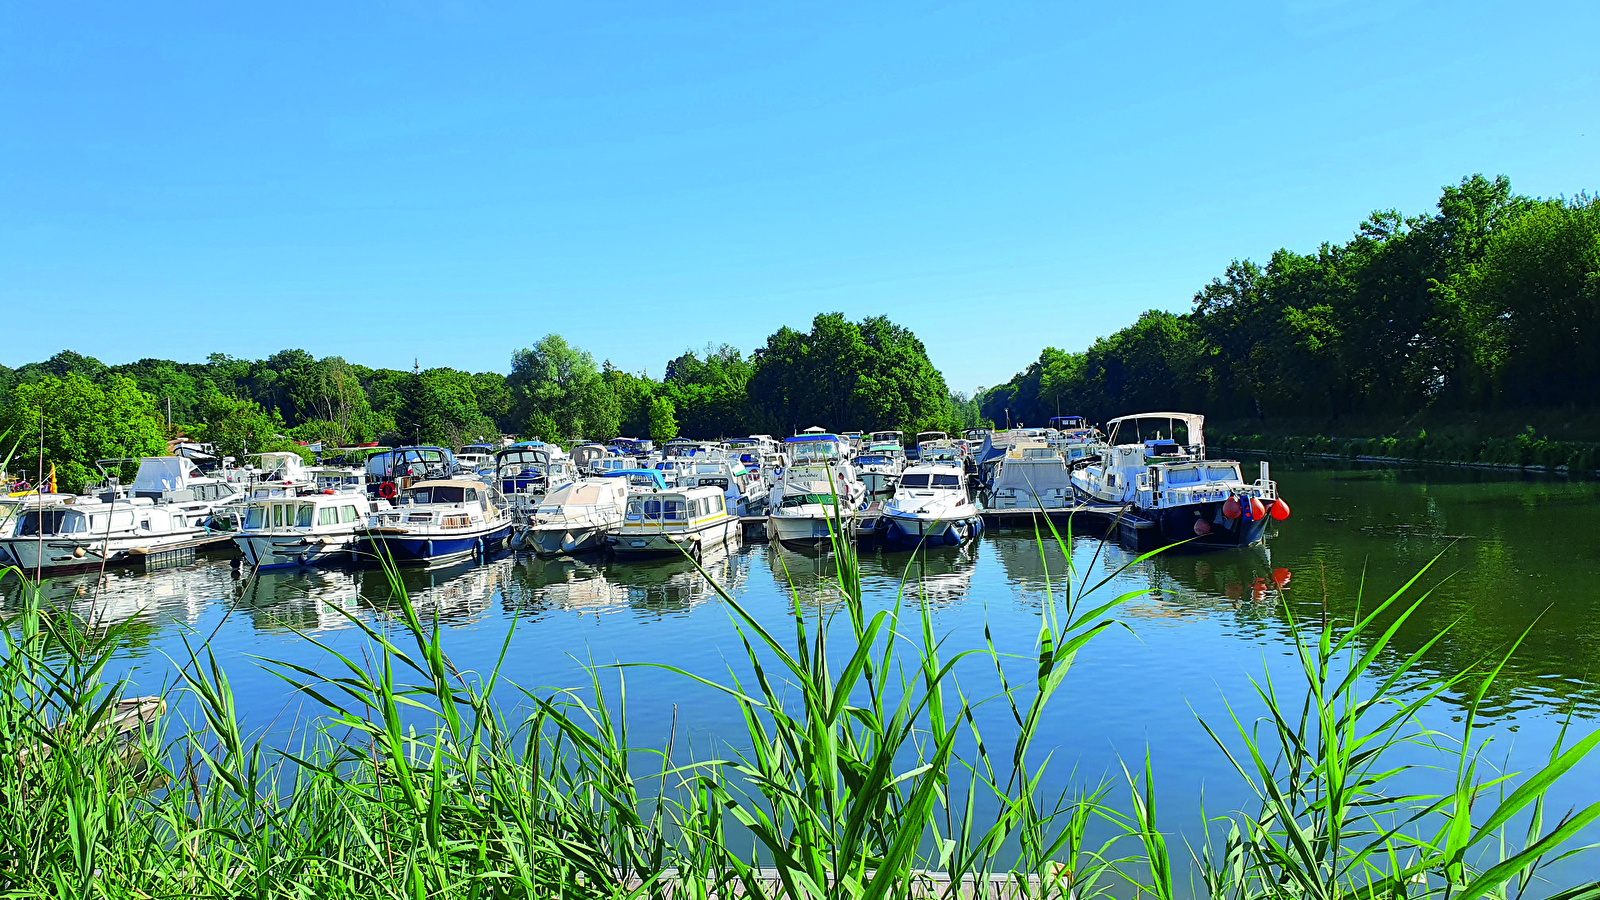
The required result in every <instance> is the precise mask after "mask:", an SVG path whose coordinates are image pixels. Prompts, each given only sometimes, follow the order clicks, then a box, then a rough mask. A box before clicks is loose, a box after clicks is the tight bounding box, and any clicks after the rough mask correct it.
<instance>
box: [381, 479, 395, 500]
mask: <svg viewBox="0 0 1600 900" xmlns="http://www.w3.org/2000/svg"><path fill="white" fill-rule="evenodd" d="M378 496H379V497H382V498H383V499H385V500H393V499H394V498H396V497H398V496H400V489H399V488H397V487H395V486H394V482H392V481H385V482H384V483H383V484H380V485H378Z"/></svg>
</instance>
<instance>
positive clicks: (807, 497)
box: [779, 494, 837, 509]
mask: <svg viewBox="0 0 1600 900" xmlns="http://www.w3.org/2000/svg"><path fill="white" fill-rule="evenodd" d="M836 500H837V498H836V497H835V496H834V495H833V494H790V495H788V496H786V497H784V498H783V502H782V503H781V504H779V508H780V509H796V508H798V507H801V506H815V505H818V504H821V505H823V506H833V505H834V503H835V502H836Z"/></svg>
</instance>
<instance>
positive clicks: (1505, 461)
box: [1206, 410, 1600, 475]
mask: <svg viewBox="0 0 1600 900" xmlns="http://www.w3.org/2000/svg"><path fill="white" fill-rule="evenodd" d="M1206 440H1207V442H1208V444H1209V445H1210V446H1211V448H1212V449H1215V450H1219V451H1222V450H1229V449H1233V450H1258V451H1265V452H1272V453H1285V454H1291V455H1299V456H1326V457H1339V458H1344V459H1391V460H1397V461H1399V460H1405V461H1414V462H1429V463H1447V464H1452V465H1471V466H1492V467H1496V468H1508V469H1524V468H1527V469H1542V470H1545V471H1550V472H1568V473H1571V474H1574V475H1596V474H1600V413H1592V412H1588V411H1573V410H1548V411H1539V410H1533V411H1517V412H1511V413H1505V414H1493V415H1490V414H1466V413H1434V414H1427V413H1425V414H1420V415H1417V416H1410V417H1406V418H1403V419H1401V418H1394V417H1381V416H1380V417H1364V418H1346V419H1344V420H1334V421H1330V420H1324V419H1279V420H1274V421H1270V422H1261V421H1254V420H1233V421H1219V422H1214V423H1209V424H1208V425H1207V427H1206Z"/></svg>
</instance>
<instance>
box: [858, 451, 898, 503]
mask: <svg viewBox="0 0 1600 900" xmlns="http://www.w3.org/2000/svg"><path fill="white" fill-rule="evenodd" d="M854 463H855V468H856V474H858V475H860V476H861V484H862V486H863V487H865V488H866V490H867V494H868V495H869V496H871V495H873V494H887V493H890V492H892V491H893V490H894V486H895V483H896V482H897V481H898V480H899V478H900V470H901V469H904V468H905V466H906V450H905V448H904V447H902V446H900V442H899V441H886V442H883V443H877V444H869V445H867V448H866V449H865V450H863V451H861V454H860V455H859V456H857V457H856V458H855V460H854Z"/></svg>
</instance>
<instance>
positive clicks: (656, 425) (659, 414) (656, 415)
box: [650, 397, 678, 441]
mask: <svg viewBox="0 0 1600 900" xmlns="http://www.w3.org/2000/svg"><path fill="white" fill-rule="evenodd" d="M677 436H678V420H677V418H676V417H675V416H674V415H673V409H672V401H671V400H668V399H667V398H666V397H655V398H653V399H651V401H650V439H651V440H652V441H670V440H672V439H673V438H675V437H677Z"/></svg>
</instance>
